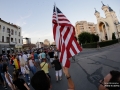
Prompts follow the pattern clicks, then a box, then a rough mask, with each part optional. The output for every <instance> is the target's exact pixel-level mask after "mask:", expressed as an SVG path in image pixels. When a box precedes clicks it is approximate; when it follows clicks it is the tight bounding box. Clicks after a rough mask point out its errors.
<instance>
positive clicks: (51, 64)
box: [0, 48, 74, 90]
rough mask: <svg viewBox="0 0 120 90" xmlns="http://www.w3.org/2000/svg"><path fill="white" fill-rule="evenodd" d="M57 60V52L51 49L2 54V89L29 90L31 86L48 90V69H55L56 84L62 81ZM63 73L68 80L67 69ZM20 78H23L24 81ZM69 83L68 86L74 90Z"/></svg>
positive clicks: (49, 85)
mask: <svg viewBox="0 0 120 90" xmlns="http://www.w3.org/2000/svg"><path fill="white" fill-rule="evenodd" d="M58 58H59V52H58V51H57V50H54V49H52V48H50V49H45V50H44V49H43V50H41V49H36V50H34V51H32V52H30V51H29V52H28V51H24V52H19V53H13V54H2V55H0V82H1V84H2V86H3V87H4V89H8V87H9V88H11V90H17V89H18V90H30V88H29V85H32V86H33V88H34V89H35V90H50V89H51V87H52V85H51V75H50V74H49V68H55V75H56V82H58V81H59V80H62V66H61V63H60V62H59V59H58ZM11 66H12V67H13V68H12V72H13V73H12V74H10V73H9V67H11ZM30 73H32V77H30ZM64 73H66V77H67V78H68V79H70V75H69V73H68V70H67V68H64ZM37 75H39V76H37ZM21 77H24V78H25V80H24V78H21ZM38 79H40V82H39V81H38ZM36 80H37V81H38V82H36ZM70 80H71V79H70ZM34 81H35V82H34ZM71 81H72V80H71ZM71 81H69V82H70V83H68V86H69V87H70V86H71V87H70V88H74V84H73V82H71ZM36 83H39V84H40V85H39V84H36ZM42 84H43V85H42ZM44 84H45V85H44ZM69 84H70V85H69ZM36 85H38V86H36ZM73 90H74V89H73Z"/></svg>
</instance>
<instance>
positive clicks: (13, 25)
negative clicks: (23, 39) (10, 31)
mask: <svg viewBox="0 0 120 90" xmlns="http://www.w3.org/2000/svg"><path fill="white" fill-rule="evenodd" d="M0 21H2V22H4V23H6V24H9V25H11V26H13V27H15V28H19V29H20V26H17V25H15V24H13V23H10V22H6V21H4V20H2V19H1V18H0Z"/></svg>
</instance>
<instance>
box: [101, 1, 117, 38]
mask: <svg viewBox="0 0 120 90" xmlns="http://www.w3.org/2000/svg"><path fill="white" fill-rule="evenodd" d="M102 10H103V11H104V13H105V16H106V18H105V21H106V23H108V35H109V39H110V40H111V39H112V34H113V33H117V30H116V26H115V24H114V23H115V20H116V15H115V12H114V11H113V10H112V9H111V7H109V6H107V5H104V4H103V2H102ZM112 15H114V17H113V16H112ZM116 37H117V35H116Z"/></svg>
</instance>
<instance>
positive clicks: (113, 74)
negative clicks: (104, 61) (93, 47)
mask: <svg viewBox="0 0 120 90" xmlns="http://www.w3.org/2000/svg"><path fill="white" fill-rule="evenodd" d="M99 90H120V72H119V71H114V70H112V71H110V73H109V74H107V75H106V76H105V77H104V79H103V80H101V81H100V85H99Z"/></svg>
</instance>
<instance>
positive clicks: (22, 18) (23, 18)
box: [15, 14, 31, 27]
mask: <svg viewBox="0 0 120 90" xmlns="http://www.w3.org/2000/svg"><path fill="white" fill-rule="evenodd" d="M30 16H31V14H28V15H26V16H20V18H19V19H18V20H17V21H16V23H15V24H16V25H18V26H21V27H22V26H24V25H26V24H27V23H26V19H28V18H29V17H30Z"/></svg>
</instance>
